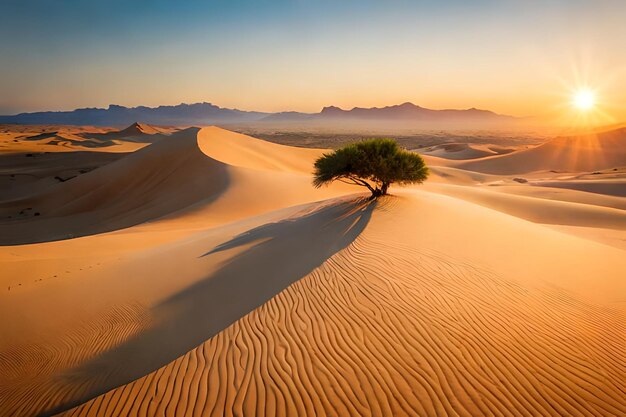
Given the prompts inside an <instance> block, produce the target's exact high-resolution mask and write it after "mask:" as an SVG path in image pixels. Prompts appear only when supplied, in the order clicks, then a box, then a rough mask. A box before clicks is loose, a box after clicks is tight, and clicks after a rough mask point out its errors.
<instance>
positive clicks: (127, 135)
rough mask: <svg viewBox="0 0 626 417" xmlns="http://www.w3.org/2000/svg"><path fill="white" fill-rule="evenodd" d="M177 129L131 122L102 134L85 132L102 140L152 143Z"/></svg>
mask: <svg viewBox="0 0 626 417" xmlns="http://www.w3.org/2000/svg"><path fill="white" fill-rule="evenodd" d="M176 130H177V129H172V128H163V127H157V126H152V125H148V124H145V123H137V122H135V123H133V124H132V125H130V126H128V127H127V128H125V129H122V130H119V131H112V132H106V133H102V134H98V133H95V134H94V133H87V135H89V136H94V137H97V138H101V139H104V140H124V141H129V142H143V143H153V142H157V141H159V140H161V139H163V137H164V136H166V135H167V134H171V133H173V132H175V131H176Z"/></svg>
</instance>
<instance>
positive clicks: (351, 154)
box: [313, 139, 428, 198]
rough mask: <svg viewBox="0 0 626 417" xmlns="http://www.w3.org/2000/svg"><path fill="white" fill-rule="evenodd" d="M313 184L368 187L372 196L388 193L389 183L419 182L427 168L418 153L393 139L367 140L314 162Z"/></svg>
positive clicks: (426, 175) (423, 178)
mask: <svg viewBox="0 0 626 417" xmlns="http://www.w3.org/2000/svg"><path fill="white" fill-rule="evenodd" d="M314 176H315V178H314V179H313V185H314V186H315V187H317V188H319V187H321V186H322V185H327V184H330V183H331V182H333V181H341V182H345V183H347V184H354V185H360V186H363V187H367V189H368V190H370V191H371V192H372V198H376V197H379V196H381V195H385V194H387V189H388V188H389V186H390V185H391V184H392V183H394V182H395V183H399V184H411V183H422V182H423V181H424V180H425V179H426V178H427V177H428V168H427V167H426V164H425V163H424V160H423V159H422V157H421V156H419V155H418V154H416V153H413V152H409V151H407V150H405V149H402V148H400V147H399V146H398V144H397V142H396V141H395V140H393V139H370V140H366V141H363V142H357V143H354V144H351V145H347V146H344V147H343V148H340V149H337V150H336V151H334V152H331V153H326V154H324V155H322V156H321V157H320V158H318V159H317V161H315V172H314Z"/></svg>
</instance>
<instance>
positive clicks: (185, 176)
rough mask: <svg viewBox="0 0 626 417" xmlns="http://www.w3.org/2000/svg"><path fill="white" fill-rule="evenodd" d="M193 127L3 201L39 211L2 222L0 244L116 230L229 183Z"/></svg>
mask: <svg viewBox="0 0 626 417" xmlns="http://www.w3.org/2000/svg"><path fill="white" fill-rule="evenodd" d="M197 133H198V129H195V128H191V129H187V130H185V131H183V132H181V133H178V134H174V135H172V136H171V137H169V138H167V139H164V140H162V141H159V142H157V143H155V144H153V145H151V146H149V147H146V148H144V149H141V150H139V151H137V152H134V153H132V154H130V155H127V156H125V157H124V158H122V159H121V160H118V161H116V162H113V163H110V164H108V165H106V166H104V167H101V168H99V169H97V170H94V171H92V172H89V173H87V174H84V175H81V176H79V177H77V178H74V179H72V180H70V181H67V182H64V183H61V184H58V185H56V186H54V187H51V188H50V189H49V190H47V191H45V192H43V193H41V194H38V195H36V196H32V197H29V198H25V199H20V200H14V201H10V202H5V203H3V204H2V205H0V212H2V214H3V217H6V216H5V215H6V214H7V213H13V212H19V211H21V210H24V209H26V208H30V210H29V212H30V213H32V214H34V213H39V216H37V217H31V218H28V219H23V220H14V221H5V222H4V223H0V236H2V238H0V244H3V245H15V244H24V243H33V242H43V241H50V240H59V239H66V238H69V237H76V236H84V235H89V234H94V233H102V232H107V231H112V230H116V229H120V228H124V227H129V226H133V225H136V224H139V223H143V222H145V221H148V220H151V219H155V218H158V217H161V216H164V215H166V214H169V213H172V212H175V211H177V210H180V209H183V208H186V207H188V206H190V205H192V204H194V203H197V202H198V201H201V200H205V199H209V198H216V197H217V196H218V195H219V194H220V193H221V192H223V191H224V190H225V189H226V187H227V186H228V182H229V180H228V178H229V176H228V167H227V166H225V165H224V164H222V163H220V162H218V161H215V160H213V159H211V158H210V157H208V156H207V155H206V154H204V153H203V152H202V151H201V150H200V148H199V146H198V140H197Z"/></svg>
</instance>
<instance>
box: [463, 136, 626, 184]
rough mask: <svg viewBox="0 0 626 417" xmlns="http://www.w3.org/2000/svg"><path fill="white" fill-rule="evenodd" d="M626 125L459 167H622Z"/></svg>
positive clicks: (497, 170)
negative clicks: (625, 126)
mask: <svg viewBox="0 0 626 417" xmlns="http://www.w3.org/2000/svg"><path fill="white" fill-rule="evenodd" d="M625 161H626V128H620V129H615V130H611V131H608V132H601V133H594V134H588V135H583V136H571V137H561V138H556V139H553V140H550V141H548V142H546V143H544V144H543V145H539V146H537V147H535V148H532V149H528V150H522V151H517V152H513V153H510V154H506V155H500V156H493V157H489V158H482V159H480V160H477V161H469V162H464V163H461V164H459V165H457V167H458V168H462V169H467V170H471V171H478V172H484V173H489V174H522V173H529V172H534V171H549V170H557V171H565V172H583V171H594V170H600V169H605V168H613V167H620V166H623V165H624V164H625V163H626V162H625Z"/></svg>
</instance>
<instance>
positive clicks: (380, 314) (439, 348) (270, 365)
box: [63, 207, 626, 417]
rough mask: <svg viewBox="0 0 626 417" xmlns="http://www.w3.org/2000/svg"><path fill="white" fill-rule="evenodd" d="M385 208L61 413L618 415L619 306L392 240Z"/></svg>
mask: <svg viewBox="0 0 626 417" xmlns="http://www.w3.org/2000/svg"><path fill="white" fill-rule="evenodd" d="M384 210H385V208H384V207H383V209H382V210H380V211H377V214H376V215H375V216H374V218H373V220H372V225H371V227H368V228H367V229H366V230H365V232H364V233H363V234H361V235H360V236H359V237H358V238H357V239H356V240H355V241H354V242H353V243H352V244H351V245H350V246H348V248H346V249H345V250H344V251H342V252H339V253H337V254H335V255H334V256H333V257H332V258H330V259H329V260H328V261H327V262H325V263H324V264H323V265H322V266H320V267H319V268H317V269H315V270H314V271H313V272H312V273H310V274H309V275H308V276H307V277H305V278H303V279H302V280H300V281H298V282H296V283H294V284H293V285H291V286H290V287H289V288H287V289H286V290H285V291H283V292H281V293H279V294H278V295H277V296H276V297H274V298H273V299H272V300H270V301H269V302H268V303H266V304H264V305H263V306H261V307H260V308H258V309H256V310H254V311H252V312H251V313H250V314H248V315H246V316H244V317H243V318H242V319H240V320H238V321H237V322H236V323H234V324H233V325H232V326H230V327H228V328H227V329H226V330H224V331H223V332H221V333H219V334H218V335H217V336H215V337H213V338H212V339H210V340H208V341H206V342H205V343H203V344H202V345H200V346H199V347H198V348H196V349H194V350H192V351H190V352H189V353H187V354H186V355H184V356H182V357H180V358H179V359H177V360H175V361H174V362H172V363H170V364H169V365H167V366H165V367H163V368H160V369H159V370H157V371H156V372H153V373H150V374H148V375H146V376H145V377H143V378H141V379H138V380H136V381H134V382H132V383H130V384H127V385H125V386H122V387H119V388H117V389H114V390H112V391H110V392H108V393H106V394H105V395H102V396H99V397H97V398H95V399H94V400H92V401H89V402H87V403H85V404H83V405H81V406H79V407H77V408H75V409H73V410H70V411H68V412H66V413H64V414H63V416H65V417H69V416H72V417H78V416H157V415H158V416H181V415H188V416H224V415H256V416H264V415H267V416H291V415H301V416H302V415H317V416H324V415H339V416H347V415H361V416H374V415H398V416H402V415H406V416H414V415H424V416H426V415H427V416H449V415H455V416H476V415H505V416H519V415H529V416H530V415H544V416H561V415H571V416H598V415H624V414H625V413H626V406H625V405H624V403H623V401H622V399H623V391H622V382H623V381H624V379H625V378H626V366H625V361H624V348H625V345H624V340H626V339H625V336H626V333H625V332H626V329H625V326H624V315H623V312H622V311H621V310H618V309H614V308H610V307H605V306H600V305H596V304H592V303H590V302H586V301H583V300H581V299H579V298H577V297H575V296H573V295H572V294H571V293H567V292H564V291H562V290H559V289H558V288H554V287H542V288H533V287H527V286H524V285H522V284H521V283H519V282H513V281H510V280H507V279H505V278H504V277H502V276H499V275H498V274H495V273H494V272H492V271H489V270H486V269H484V268H482V267H480V266H478V265H474V264H471V263H468V262H467V261H462V260H459V259H454V258H452V257H451V256H449V255H446V254H443V253H439V252H436V251H433V250H429V249H416V248H415V247H413V246H407V245H404V244H402V243H398V242H397V239H394V236H396V237H397V233H398V229H397V228H396V229H393V230H383V228H381V227H380V225H379V226H378V227H377V226H376V225H375V223H376V220H375V219H376V218H383V217H385V216H386V217H390V216H392V215H387V214H386V213H385V211H384ZM387 221H389V219H387Z"/></svg>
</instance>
